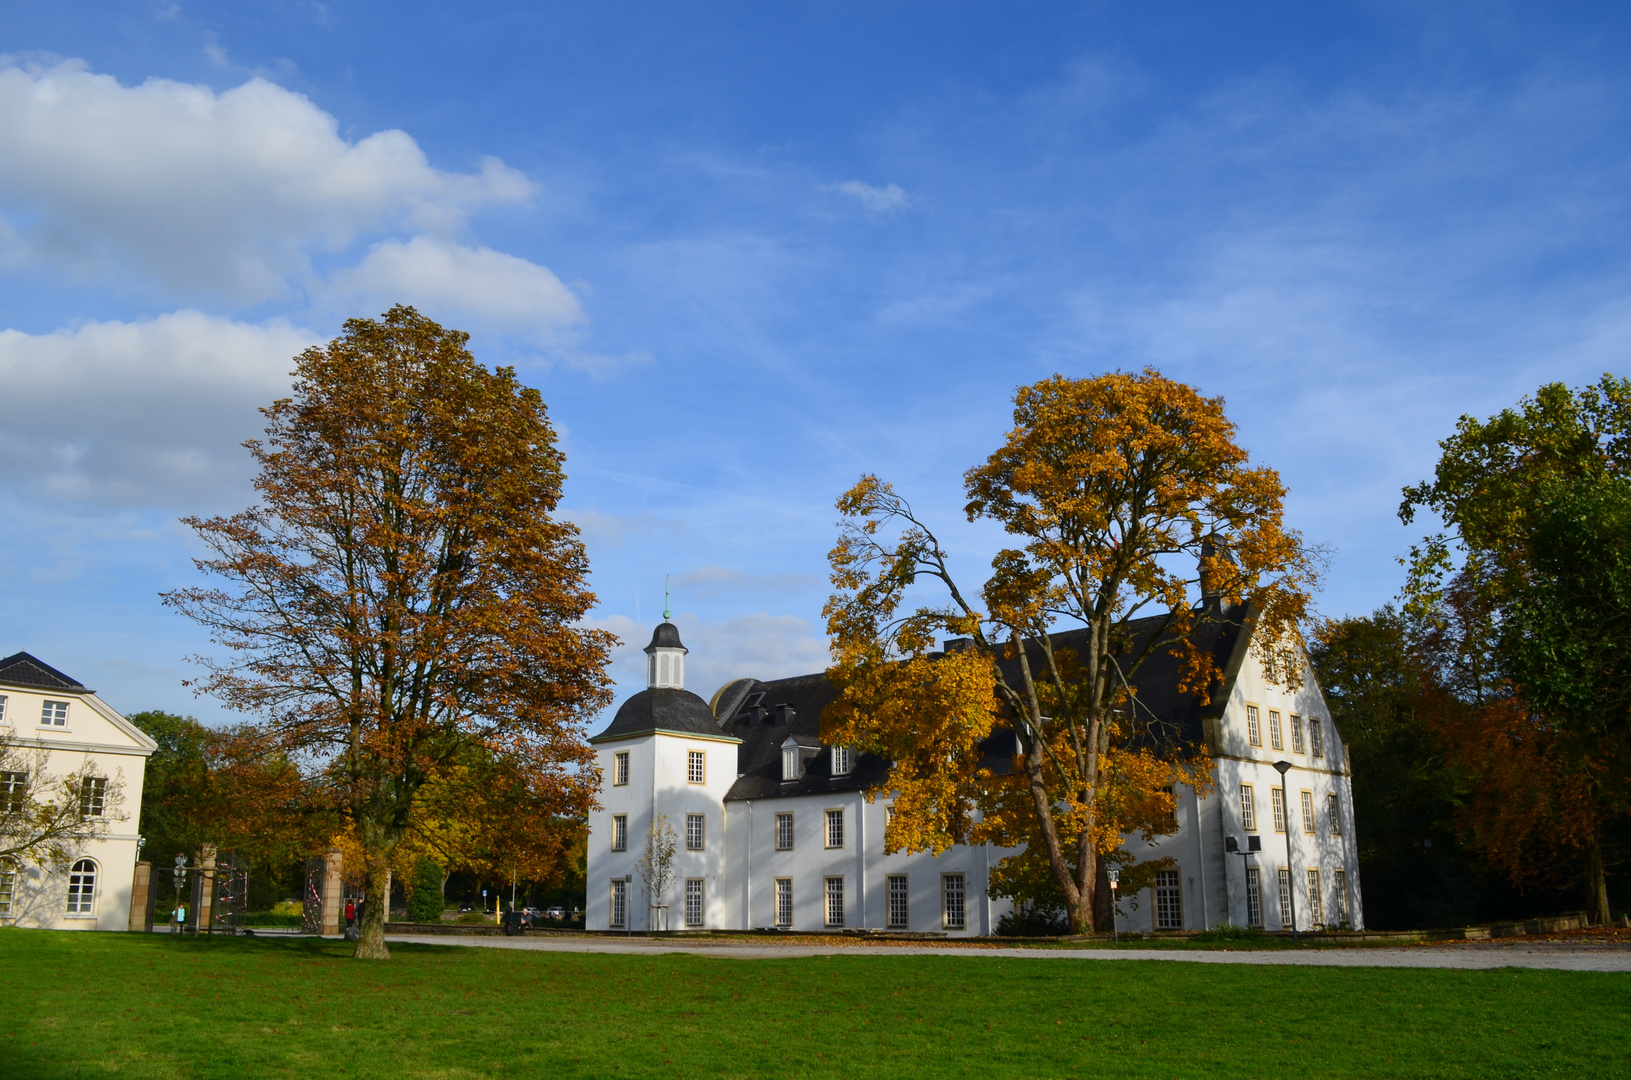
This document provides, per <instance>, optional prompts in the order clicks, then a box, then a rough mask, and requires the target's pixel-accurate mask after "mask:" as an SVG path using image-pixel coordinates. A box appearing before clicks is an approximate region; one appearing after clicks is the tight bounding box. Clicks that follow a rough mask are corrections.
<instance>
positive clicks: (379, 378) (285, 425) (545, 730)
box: [165, 307, 613, 959]
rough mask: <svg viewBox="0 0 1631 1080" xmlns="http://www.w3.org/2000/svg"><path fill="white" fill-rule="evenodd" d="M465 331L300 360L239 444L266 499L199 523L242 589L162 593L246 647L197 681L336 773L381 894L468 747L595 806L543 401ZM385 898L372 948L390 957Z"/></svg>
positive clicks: (580, 569) (580, 598)
mask: <svg viewBox="0 0 1631 1080" xmlns="http://www.w3.org/2000/svg"><path fill="white" fill-rule="evenodd" d="M466 341H467V335H465V334H463V333H460V332H457V331H452V330H447V329H444V328H443V327H441V326H439V325H437V324H436V323H435V322H433V321H431V320H429V319H427V318H425V317H424V316H422V315H420V314H419V313H418V312H417V311H415V310H414V309H412V308H407V307H396V308H392V309H391V310H390V311H389V312H387V313H386V314H385V315H384V316H383V317H382V318H380V319H378V320H373V319H352V320H348V321H347V322H346V324H345V330H344V333H343V334H342V335H341V336H340V337H338V338H336V339H335V340H334V341H332V342H330V343H329V344H328V345H327V346H325V347H319V348H312V349H308V350H307V351H306V352H304V353H302V354H301V355H300V357H299V358H298V361H297V363H298V368H297V371H296V373H295V374H296V382H295V386H294V393H293V395H292V396H290V397H288V398H284V399H280V400H278V401H275V402H273V404H272V405H271V406H270V407H268V408H266V409H263V410H262V412H263V415H265V417H266V420H267V428H266V433H267V438H266V440H265V441H260V440H252V441H250V442H249V443H247V444H246V445H247V447H248V448H249V451H250V453H251V454H252V455H253V456H254V459H255V462H256V464H257V465H258V466H259V473H258V475H257V476H256V479H255V488H256V490H257V492H258V493H259V496H260V502H259V505H257V506H254V507H251V508H250V509H247V510H244V511H242V512H240V513H237V514H233V515H231V516H227V517H214V518H208V519H200V518H188V519H186V523H187V524H189V525H191V526H192V528H193V529H194V530H195V531H196V532H197V534H198V536H199V538H200V539H201V540H203V542H204V543H205V545H206V546H207V547H208V548H209V549H210V550H211V552H212V553H213V557H211V558H208V559H202V560H199V562H198V565H199V567H200V568H201V569H203V570H205V571H208V572H209V573H212V574H214V575H216V576H217V577H219V578H221V579H224V582H225V584H224V585H222V586H221V587H211V588H203V587H200V588H190V589H181V590H177V591H175V592H172V593H168V594H166V596H165V601H166V603H168V604H170V605H171V606H173V607H175V608H178V609H179V610H181V611H183V612H185V613H186V614H187V615H189V616H191V617H192V618H194V619H196V620H198V621H199V622H200V623H202V624H203V625H204V626H205V627H207V628H208V629H209V631H210V633H211V637H212V639H213V640H214V641H215V642H216V643H217V644H218V645H220V646H222V647H224V648H225V649H227V650H229V652H230V653H231V656H230V658H228V659H224V660H217V661H212V660H208V659H203V658H200V660H199V662H200V663H202V664H203V665H204V666H205V667H206V669H207V672H208V674H207V676H206V677H204V678H203V679H201V680H200V681H199V682H198V684H197V685H198V687H199V689H200V690H201V691H202V692H208V693H212V694H214V695H216V696H217V697H219V698H221V699H222V700H224V701H225V702H226V703H227V704H228V705H230V706H232V707H234V708H238V709H242V710H246V711H250V712H255V713H259V714H261V715H262V716H263V717H264V718H265V719H264V725H263V728H262V730H263V731H264V733H265V734H266V737H267V739H268V741H269V744H270V745H274V746H276V747H278V748H281V749H284V750H286V751H289V752H292V753H296V754H300V755H303V756H305V757H306V758H308V759H313V760H315V761H317V762H318V763H319V764H320V765H321V766H322V767H323V768H324V769H325V770H326V771H327V774H328V779H329V781H330V783H331V784H332V785H333V788H334V790H335V792H336V798H337V801H338V803H339V804H340V806H341V808H342V809H343V811H344V813H345V815H346V817H347V818H348V819H349V821H350V822H351V823H352V824H353V825H354V827H355V829H356V834H357V839H358V842H359V843H360V845H361V849H362V852H363V857H364V859H365V861H366V870H367V880H368V893H369V895H370V896H375V897H381V896H383V895H384V886H385V879H386V874H387V872H388V869H389V867H390V864H391V856H392V851H393V849H394V848H395V846H396V844H397V843H398V842H399V841H400V840H401V838H402V836H403V833H404V830H405V829H406V828H407V827H408V825H409V822H410V821H411V818H412V815H413V810H414V805H415V796H416V795H417V794H418V793H419V791H420V789H421V788H422V787H423V786H424V785H425V784H426V783H427V782H428V781H429V780H430V779H431V778H432V777H434V776H436V775H437V773H438V771H439V770H441V769H442V768H444V767H445V766H447V765H449V764H452V763H455V762H457V761H458V760H460V755H461V754H462V753H463V752H464V749H465V747H466V746H467V745H468V743H470V742H471V741H472V740H473V741H475V742H477V743H479V744H480V745H482V746H483V747H484V748H485V749H486V750H487V751H488V752H489V753H491V754H492V755H493V756H494V757H495V758H496V759H499V760H502V761H504V762H506V763H507V764H508V765H510V766H511V767H513V768H514V769H515V770H516V771H517V773H518V774H520V775H522V776H525V777H526V780H527V783H528V784H529V785H530V786H531V787H532V788H533V789H535V790H546V789H549V788H552V787H558V788H561V789H563V790H568V791H571V792H573V793H574V795H573V798H575V799H576V801H577V804H578V805H579V807H580V808H582V809H587V805H588V800H589V799H590V797H591V794H590V793H591V788H590V786H589V785H587V784H584V783H583V782H582V777H583V774H584V773H585V772H586V771H587V770H589V769H590V768H591V762H592V757H591V755H590V753H589V750H588V746H587V744H586V743H585V742H584V738H583V737H584V734H585V732H584V724H585V723H586V722H587V719H588V717H589V716H590V715H592V714H593V712H594V711H595V710H596V709H598V708H600V707H602V706H604V705H605V703H606V702H607V701H608V699H609V697H610V690H609V684H608V680H607V678H606V675H605V664H606V659H607V654H608V650H609V649H610V647H611V646H612V644H613V639H612V638H611V637H610V635H607V634H605V633H602V632H598V631H594V630H589V629H585V628H584V627H583V626H582V625H581V620H582V618H583V616H584V615H585V613H586V612H587V611H588V610H589V609H590V607H591V606H592V605H593V603H594V595H593V594H592V593H591V592H590V591H589V589H588V586H587V576H588V569H589V568H588V560H587V557H586V555H585V553H584V549H583V545H582V543H581V542H580V541H579V539H578V535H577V531H576V529H574V528H573V526H572V525H571V524H570V523H568V522H564V521H560V520H558V519H556V518H555V517H554V516H553V513H554V511H555V508H556V505H557V504H558V502H559V500H560V497H561V485H562V482H563V479H564V473H563V470H562V460H563V459H562V455H561V453H560V451H559V450H558V449H557V448H556V446H555V432H554V430H553V428H552V427H551V426H550V423H549V419H548V416H547V414H546V412H545V409H544V404H543V401H542V400H541V398H540V397H539V394H538V392H537V391H536V390H533V389H530V388H527V387H524V386H522V385H521V384H520V383H519V382H518V381H517V379H516V377H515V372H514V371H513V370H511V369H509V368H498V369H497V370H493V371H489V370H488V369H487V368H485V367H483V366H482V365H481V364H480V363H478V362H477V361H476V359H475V358H474V357H473V356H472V355H471V354H470V352H469V350H468V349H467V348H466ZM385 909H386V905H385V904H382V903H376V904H370V905H368V907H367V917H366V919H365V920H364V924H363V926H362V928H361V940H360V941H359V942H358V945H357V952H356V955H358V956H359V957H371V958H380V959H384V958H386V957H388V956H389V952H388V950H387V949H386V947H385V940H384V924H385Z"/></svg>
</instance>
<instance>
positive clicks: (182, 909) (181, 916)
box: [170, 904, 187, 934]
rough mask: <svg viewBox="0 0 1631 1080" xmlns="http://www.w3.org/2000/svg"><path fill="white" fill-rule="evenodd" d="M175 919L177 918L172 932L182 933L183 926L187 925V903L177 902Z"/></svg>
mask: <svg viewBox="0 0 1631 1080" xmlns="http://www.w3.org/2000/svg"><path fill="white" fill-rule="evenodd" d="M175 920H176V921H175V925H174V926H173V927H172V928H171V930H170V933H172V934H179V933H181V929H182V927H184V926H186V925H187V905H186V904H177V905H176V910H175Z"/></svg>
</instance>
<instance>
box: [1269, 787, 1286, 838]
mask: <svg viewBox="0 0 1631 1080" xmlns="http://www.w3.org/2000/svg"><path fill="white" fill-rule="evenodd" d="M1269 804H1270V805H1272V806H1273V807H1274V831H1275V832H1285V831H1286V800H1285V795H1284V794H1283V793H1282V792H1281V791H1280V789H1279V788H1269Z"/></svg>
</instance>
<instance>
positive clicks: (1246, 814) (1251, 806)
mask: <svg viewBox="0 0 1631 1080" xmlns="http://www.w3.org/2000/svg"><path fill="white" fill-rule="evenodd" d="M1240 827H1241V828H1242V829H1245V830H1246V831H1247V832H1256V831H1257V799H1256V797H1255V796H1254V795H1252V786H1251V785H1250V784H1241V785H1240Z"/></svg>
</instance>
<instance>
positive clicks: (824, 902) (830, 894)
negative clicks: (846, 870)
mask: <svg viewBox="0 0 1631 1080" xmlns="http://www.w3.org/2000/svg"><path fill="white" fill-rule="evenodd" d="M834 885H836V886H837V887H838V888H837V892H836V893H835V892H834V891H833V886H834ZM835 896H836V897H837V900H838V921H837V922H834V921H833V899H834V897H835ZM845 905H846V901H845V897H844V876H843V875H842V874H828V875H826V876H825V877H823V878H822V879H821V917H822V920H823V921H822V925H823V926H825V927H828V928H831V927H841V926H843V925H844V920H845V919H846V918H847V917H848V915H849V912H847V911H846V910H845Z"/></svg>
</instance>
